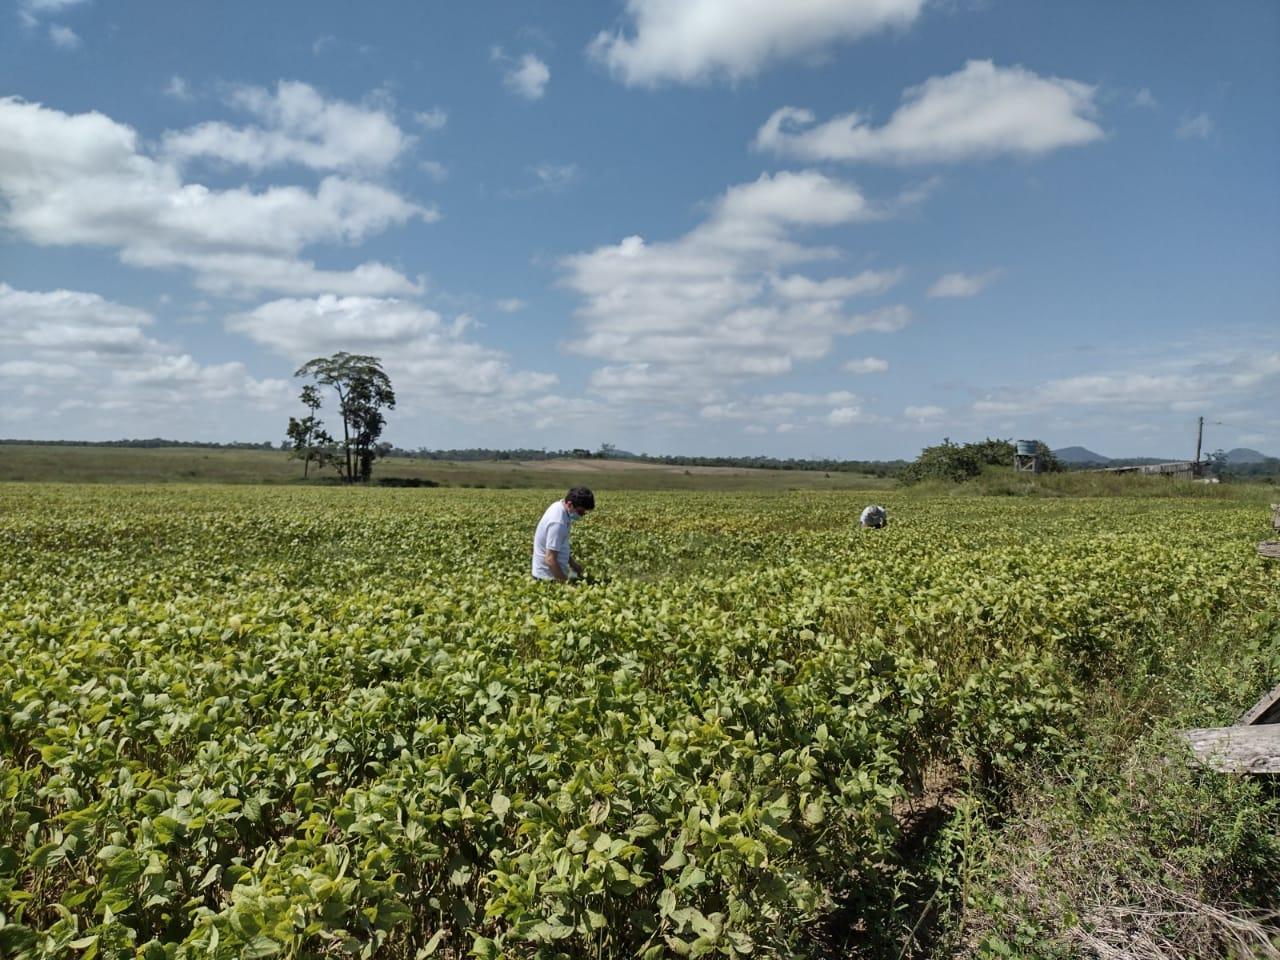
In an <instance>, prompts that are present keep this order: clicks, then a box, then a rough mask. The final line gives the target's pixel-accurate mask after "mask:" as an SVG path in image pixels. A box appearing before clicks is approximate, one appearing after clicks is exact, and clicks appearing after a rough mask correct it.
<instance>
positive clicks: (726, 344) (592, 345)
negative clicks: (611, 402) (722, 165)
mask: <svg viewBox="0 0 1280 960" xmlns="http://www.w3.org/2000/svg"><path fill="white" fill-rule="evenodd" d="M874 216H875V214H874V212H873V211H872V210H871V209H870V207H869V205H868V204H867V202H866V200H865V198H864V197H863V196H862V194H861V193H859V192H858V190H857V188H855V187H854V186H852V185H851V184H848V183H844V182H842V181H839V180H833V179H831V178H828V177H825V176H823V175H822V174H819V173H815V172H812V171H807V172H802V173H788V172H782V173H778V174H775V175H772V176H770V175H765V176H762V177H760V178H759V179H758V180H756V181H754V182H752V183H747V184H740V185H737V186H734V187H730V188H729V189H728V190H726V191H725V193H724V194H722V195H721V196H720V198H719V199H718V200H717V201H716V202H715V203H714V204H713V205H712V206H711V210H710V213H709V215H708V216H707V218H706V219H705V220H704V221H703V222H702V223H701V224H699V225H698V226H696V227H695V228H694V229H693V230H691V231H690V232H689V233H687V234H685V235H684V236H683V237H680V238H679V239H676V240H674V241H669V242H658V243H652V244H648V243H646V242H645V241H644V240H643V239H642V238H640V237H638V236H632V237H627V238H626V239H624V240H622V241H621V242H620V243H618V244H617V245H614V246H605V247H600V248H597V249H595V250H592V251H589V252H587V253H580V254H577V255H574V256H571V257H567V258H566V259H565V260H564V261H563V266H564V268H565V271H566V276H565V279H564V284H565V285H566V286H567V287H569V288H570V289H571V290H573V291H574V292H575V293H577V294H578V295H579V296H580V297H581V298H582V301H583V302H582V306H581V307H580V309H579V310H578V316H579V318H580V319H581V321H582V323H583V327H584V330H583V334H582V335H581V336H576V337H574V338H573V339H572V340H571V341H570V343H569V344H568V349H570V350H572V351H573V352H576V353H580V354H583V355H586V356H589V357H594V358H597V359H600V360H604V361H606V362H608V363H610V364H612V365H616V366H615V367H614V369H625V370H629V371H632V372H636V371H641V370H642V371H644V379H645V380H646V382H649V383H651V384H653V387H654V393H655V398H656V399H658V400H660V401H667V400H669V392H668V390H667V386H666V381H667V380H668V379H674V380H676V381H678V382H679V383H680V384H681V385H682V387H683V392H682V397H684V396H685V394H687V393H688V392H690V391H692V392H700V393H710V394H716V393H717V391H720V390H722V389H723V388H724V387H725V386H727V385H729V384H731V383H733V382H736V381H739V380H743V379H749V378H755V377H761V376H772V375H777V374H781V373H786V372H787V371H789V370H791V369H792V368H793V366H794V365H795V364H796V363H798V362H803V361H808V360H815V359H818V358H820V357H823V356H825V355H826V354H827V353H828V352H829V351H830V350H831V348H832V345H833V343H834V341H835V339H836V338H837V337H842V336H849V335H852V334H855V333H860V332H864V331H879V332H891V331H893V330H897V329H901V327H902V326H904V325H905V324H906V323H907V322H909V321H910V312H909V311H908V310H907V309H906V308H905V307H901V306H895V307H887V308H883V309H880V310H874V311H871V312H868V313H864V314H859V315H850V314H849V313H848V312H846V310H845V309H844V307H845V304H844V301H845V299H846V298H848V297H849V296H852V295H855V294H861V293H869V292H874V291H878V290H881V289H887V286H888V285H890V282H891V280H892V279H893V277H892V276H891V275H889V274H873V273H866V274H862V275H860V276H859V277H854V278H837V279H836V280H835V281H807V279H806V278H803V277H801V278H797V277H795V276H784V277H782V278H781V279H779V273H778V270H779V268H781V267H789V266H793V265H794V264H797V263H800V262H804V261H811V260H815V259H827V258H830V257H831V256H833V255H834V254H833V252H832V251H830V250H829V249H826V248H820V247H819V248H815V247H807V246H803V245H801V244H800V243H799V242H798V241H797V240H796V238H795V235H796V233H797V232H798V231H800V230H803V229H807V228H818V227H829V226H836V225H840V224H847V223H854V222H858V221H862V220H868V219H871V218H873V217H874ZM631 389H632V390H634V385H633V387H632V388H631Z"/></svg>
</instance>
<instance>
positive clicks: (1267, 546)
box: [1258, 540, 1280, 560]
mask: <svg viewBox="0 0 1280 960" xmlns="http://www.w3.org/2000/svg"><path fill="white" fill-rule="evenodd" d="M1258 556H1260V557H1270V558H1271V559H1272V560H1280V540H1263V541H1262V542H1261V543H1260V544H1258Z"/></svg>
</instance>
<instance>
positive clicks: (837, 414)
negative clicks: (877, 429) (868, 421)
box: [826, 407, 862, 427]
mask: <svg viewBox="0 0 1280 960" xmlns="http://www.w3.org/2000/svg"><path fill="white" fill-rule="evenodd" d="M861 419H862V408H861V407H836V408H835V409H834V410H832V411H831V412H830V413H828V414H827V417H826V420H827V423H828V424H830V425H831V426H833V427H845V426H848V425H849V424H851V423H857V422H859V421H860V420H861Z"/></svg>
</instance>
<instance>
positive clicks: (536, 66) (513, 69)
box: [494, 48, 551, 100]
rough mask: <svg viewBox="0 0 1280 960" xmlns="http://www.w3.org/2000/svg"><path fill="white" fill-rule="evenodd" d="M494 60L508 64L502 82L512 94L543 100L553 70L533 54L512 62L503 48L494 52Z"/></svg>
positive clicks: (527, 54) (528, 98)
mask: <svg viewBox="0 0 1280 960" xmlns="http://www.w3.org/2000/svg"><path fill="white" fill-rule="evenodd" d="M494 59H495V60H500V61H502V62H504V63H506V64H507V70H506V72H505V73H504V74H503V77H502V82H503V83H504V84H506V87H507V89H508V90H510V91H511V92H512V93H514V94H516V95H518V96H521V97H524V98H525V99H526V100H541V99H542V97H543V95H544V94H545V93H546V92H547V84H548V83H550V82H551V69H550V68H549V67H548V66H547V65H546V64H545V63H543V62H542V61H541V60H540V59H538V57H537V56H535V55H534V54H532V53H526V54H524V55H523V56H521V57H520V58H519V59H518V60H512V59H511V58H510V57H508V56H507V55H506V54H505V53H503V52H502V49H501V48H497V49H495V50H494Z"/></svg>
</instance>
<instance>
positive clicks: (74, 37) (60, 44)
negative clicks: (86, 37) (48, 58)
mask: <svg viewBox="0 0 1280 960" xmlns="http://www.w3.org/2000/svg"><path fill="white" fill-rule="evenodd" d="M49 39H50V41H52V43H53V45H54V46H55V47H57V48H58V49H59V50H75V49H76V48H77V47H79V46H80V36H79V34H77V33H76V32H75V31H74V30H72V29H71V28H70V27H64V26H62V24H58V23H55V24H53V25H52V26H50V27H49Z"/></svg>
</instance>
